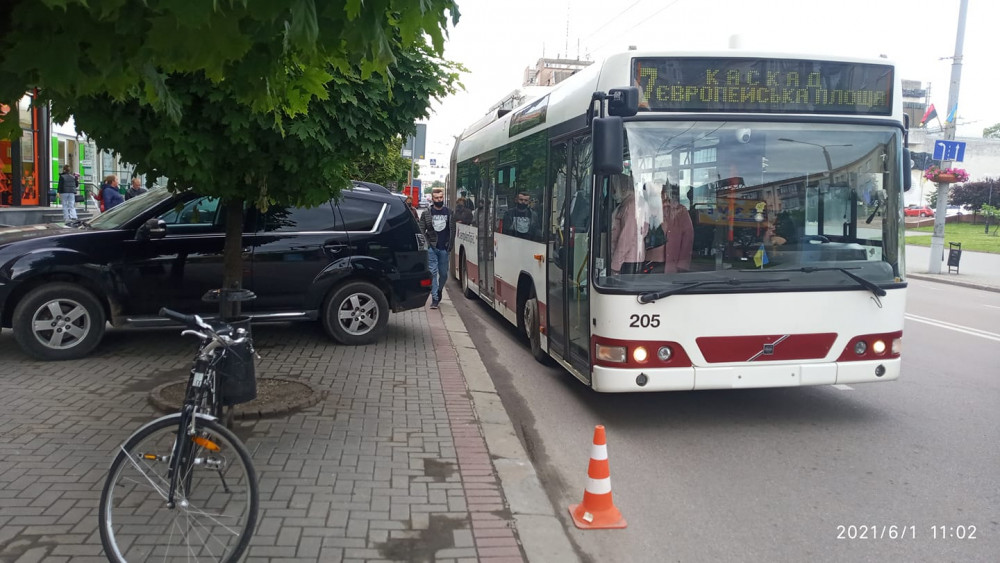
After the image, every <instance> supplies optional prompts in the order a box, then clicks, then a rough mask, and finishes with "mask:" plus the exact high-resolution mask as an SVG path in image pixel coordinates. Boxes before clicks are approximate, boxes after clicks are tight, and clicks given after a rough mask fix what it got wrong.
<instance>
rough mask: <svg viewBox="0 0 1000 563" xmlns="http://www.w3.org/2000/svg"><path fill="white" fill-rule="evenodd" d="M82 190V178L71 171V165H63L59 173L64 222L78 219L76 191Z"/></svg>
mask: <svg viewBox="0 0 1000 563" xmlns="http://www.w3.org/2000/svg"><path fill="white" fill-rule="evenodd" d="M78 191H80V179H79V178H77V177H76V175H75V174H73V173H72V172H71V171H70V168H69V165H68V164H67V165H65V166H63V169H62V174H60V175H59V199H60V200H61V201H62V211H63V222H64V223H69V222H70V221H76V193H77V192H78Z"/></svg>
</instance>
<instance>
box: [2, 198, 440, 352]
mask: <svg viewBox="0 0 1000 563" xmlns="http://www.w3.org/2000/svg"><path fill="white" fill-rule="evenodd" d="M225 211H226V210H225V205H224V204H222V202H221V201H220V200H219V199H218V198H215V197H207V196H201V195H198V194H196V193H194V192H185V193H181V194H171V193H170V192H168V191H167V190H151V191H150V192H149V193H147V194H145V195H143V196H142V197H137V198H132V199H130V200H128V201H126V202H125V203H123V204H121V205H119V206H117V207H115V208H114V209H111V210H109V211H107V212H105V213H102V214H101V215H100V216H98V217H97V218H95V219H93V220H91V221H89V222H83V223H80V224H79V225H78V226H76V227H66V226H64V225H55V224H50V225H30V226H26V227H15V228H8V229H0V326H3V327H7V328H11V329H13V332H14V337H15V339H16V340H17V342H18V344H19V345H20V346H21V348H22V349H23V350H24V351H25V352H27V353H28V354H30V355H32V356H34V357H36V358H39V359H43V360H68V359H73V358H79V357H82V356H86V355H87V354H88V353H89V352H91V351H92V350H93V349H94V348H95V347H96V346H97V345H98V344H99V343H100V341H101V338H102V337H103V335H104V331H105V327H106V325H107V323H109V322H110V323H111V325H113V326H135V327H144V326H164V325H168V324H170V323H171V321H168V320H166V319H163V318H162V317H159V316H158V315H157V313H158V311H159V310H160V307H168V308H170V309H175V310H177V311H181V312H184V313H197V314H200V315H202V316H204V317H206V318H211V317H215V316H217V315H218V304H217V303H208V302H205V301H203V300H202V297H203V296H204V295H205V294H206V293H207V292H209V291H210V290H213V289H217V288H218V287H219V286H220V285H221V283H222V274H223V244H224V241H225V224H224V218H225V216H226V212H225ZM243 253H244V260H245V261H246V263H245V264H244V268H243V271H244V277H243V287H244V288H245V289H249V290H251V291H253V292H254V293H255V294H256V296H257V297H256V299H255V300H253V301H249V302H246V303H243V313H244V314H246V315H248V316H249V317H250V318H251V319H252V320H253V321H254V322H258V321H267V320H275V321H294V320H314V321H315V320H319V321H321V322H322V324H323V327H324V328H325V329H326V332H327V333H328V334H329V335H330V336H331V337H332V338H333V339H335V340H337V341H338V342H341V343H343V344H365V343H369V342H372V341H375V340H377V339H379V338H381V337H382V336H383V335H384V334H385V332H386V329H387V324H386V323H387V321H388V316H389V312H390V311H393V312H396V311H405V310H407V309H414V308H417V307H421V306H423V305H424V303H426V301H427V297H428V295H429V294H430V287H431V279H430V272H429V271H428V269H427V252H426V242H425V240H424V237H423V235H422V234H420V229H419V227H418V226H417V223H416V221H414V220H413V216H412V215H411V214H410V212H409V211H407V210H406V207H405V204H404V202H403V201H402V200H400V199H399V198H398V197H396V196H394V195H392V194H391V193H390V192H389V191H388V190H387V189H385V188H383V187H382V186H379V185H377V184H368V183H364V182H355V183H354V185H353V187H352V188H350V189H347V190H344V191H343V193H342V195H341V198H340V199H339V200H330V201H328V202H326V203H324V204H322V205H319V206H317V207H313V208H301V207H272V208H270V209H268V210H267V211H266V212H260V211H258V210H256V209H255V208H253V207H250V208H249V209H247V210H246V211H245V212H244V229H243Z"/></svg>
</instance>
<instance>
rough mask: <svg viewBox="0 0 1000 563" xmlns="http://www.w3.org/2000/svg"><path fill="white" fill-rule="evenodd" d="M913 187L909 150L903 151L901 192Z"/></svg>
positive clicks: (911, 162) (911, 158) (911, 159)
mask: <svg viewBox="0 0 1000 563" xmlns="http://www.w3.org/2000/svg"><path fill="white" fill-rule="evenodd" d="M912 187H913V157H912V156H910V149H903V191H904V192H908V191H910V188H912Z"/></svg>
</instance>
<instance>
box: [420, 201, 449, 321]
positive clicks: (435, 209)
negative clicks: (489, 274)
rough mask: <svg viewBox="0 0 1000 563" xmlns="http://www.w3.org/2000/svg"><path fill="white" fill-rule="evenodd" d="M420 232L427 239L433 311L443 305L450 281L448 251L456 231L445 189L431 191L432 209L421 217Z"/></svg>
mask: <svg viewBox="0 0 1000 563" xmlns="http://www.w3.org/2000/svg"><path fill="white" fill-rule="evenodd" d="M420 230H421V231H423V233H424V237H426V238H427V268H428V269H429V270H430V271H431V309H437V308H438V305H439V304H440V303H441V292H442V291H443V290H444V284H445V282H447V281H448V250H450V247H451V233H453V232H454V231H455V229H454V220H453V218H452V214H451V210H450V209H448V207H447V206H445V204H444V189H442V188H434V190H433V191H431V207H430V209H428V210H427V211H425V212H424V214H423V215H421V216H420Z"/></svg>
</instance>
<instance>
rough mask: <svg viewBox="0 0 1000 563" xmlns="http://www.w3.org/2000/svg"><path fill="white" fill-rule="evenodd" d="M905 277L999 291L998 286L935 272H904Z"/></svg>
mask: <svg viewBox="0 0 1000 563" xmlns="http://www.w3.org/2000/svg"><path fill="white" fill-rule="evenodd" d="M906 277H907V278H913V279H915V280H924V281H931V282H936V283H944V284H949V285H958V286H962V287H968V288H970V289H980V290H983V291H993V292H996V293H1000V287H997V286H994V285H988V284H984V283H977V282H971V281H965V280H956V279H952V278H945V277H941V276H939V275H935V274H910V273H908V274H906Z"/></svg>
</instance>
